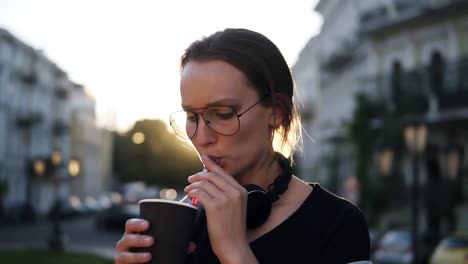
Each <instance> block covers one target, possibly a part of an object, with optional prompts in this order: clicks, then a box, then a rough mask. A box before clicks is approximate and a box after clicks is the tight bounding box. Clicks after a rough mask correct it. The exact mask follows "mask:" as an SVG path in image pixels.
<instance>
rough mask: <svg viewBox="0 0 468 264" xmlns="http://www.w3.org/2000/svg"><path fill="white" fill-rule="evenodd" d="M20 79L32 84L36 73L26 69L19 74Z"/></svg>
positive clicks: (35, 78) (35, 79)
mask: <svg viewBox="0 0 468 264" xmlns="http://www.w3.org/2000/svg"><path fill="white" fill-rule="evenodd" d="M20 79H21V81H23V82H24V83H26V84H30V85H33V84H35V83H36V82H37V74H36V73H35V72H34V71H27V72H24V73H22V74H21V75H20Z"/></svg>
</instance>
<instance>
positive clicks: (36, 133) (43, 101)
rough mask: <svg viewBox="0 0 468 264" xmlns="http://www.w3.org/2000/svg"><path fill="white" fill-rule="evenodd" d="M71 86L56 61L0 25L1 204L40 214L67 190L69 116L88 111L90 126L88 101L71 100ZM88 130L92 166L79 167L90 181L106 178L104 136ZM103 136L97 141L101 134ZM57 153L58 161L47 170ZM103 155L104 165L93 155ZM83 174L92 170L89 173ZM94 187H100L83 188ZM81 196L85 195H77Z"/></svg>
mask: <svg viewBox="0 0 468 264" xmlns="http://www.w3.org/2000/svg"><path fill="white" fill-rule="evenodd" d="M76 87H77V85H76V84H74V83H73V82H72V81H71V80H70V79H69V78H68V76H67V74H66V73H65V72H64V71H63V70H62V69H60V68H59V67H58V66H57V65H56V64H54V63H53V62H51V61H50V60H49V59H48V58H47V57H46V56H45V55H44V54H43V53H42V52H41V51H38V50H35V49H34V48H32V47H30V46H28V45H27V44H26V43H24V42H22V41H21V40H19V39H18V38H16V37H15V36H13V35H12V34H10V33H9V32H8V31H6V30H3V29H0V181H3V182H6V183H7V186H8V192H7V194H6V197H4V198H3V203H4V206H5V207H6V208H8V207H11V206H16V205H21V204H31V205H32V206H33V209H34V210H35V211H36V212H38V213H45V212H47V211H48V210H49V208H50V207H51V204H52V203H53V201H54V200H55V199H56V198H58V197H60V198H61V199H67V198H68V197H69V196H70V195H71V194H72V193H71V189H70V181H69V179H70V177H69V174H68V170H67V168H66V164H67V163H68V162H69V161H70V160H71V159H72V158H73V156H74V155H75V152H76V150H75V149H74V148H76V146H74V145H73V144H72V142H74V141H73V135H74V130H75V129H79V128H80V125H79V124H78V125H75V116H77V115H79V114H80V113H81V112H83V111H88V112H93V116H91V117H88V119H89V120H90V121H87V122H88V123H91V122H92V126H93V127H94V129H95V130H98V129H96V128H95V126H94V104H93V105H91V106H90V107H88V108H86V109H84V108H82V107H80V106H79V104H76V103H74V102H76V101H80V100H83V99H82V97H80V96H77V95H76V92H75V91H76ZM96 134H97V135H93V136H94V137H95V141H94V142H93V143H94V144H96V145H95V149H99V151H96V152H95V153H96V154H95V156H94V157H93V158H94V159H95V162H96V163H100V164H99V165H98V166H97V165H96V166H94V167H93V168H89V169H87V170H85V171H81V174H80V175H79V176H78V179H79V178H81V177H83V178H86V179H88V180H90V181H92V182H101V181H102V179H103V178H105V177H109V175H110V171H109V169H108V170H104V169H103V167H105V168H109V167H110V165H108V164H109V162H110V159H109V158H108V157H109V156H110V155H111V154H110V153H107V154H106V155H104V154H103V153H100V151H110V147H109V146H107V147H106V148H105V149H103V150H101V149H100V144H102V142H106V143H105V144H107V145H109V143H108V142H109V140H108V136H107V135H105V136H104V137H103V134H102V133H96ZM102 137H103V138H105V140H101V138H102ZM52 153H59V159H58V161H59V163H57V164H60V165H59V166H56V167H54V170H53V171H50V170H47V171H46V168H51V166H49V165H50V164H49V163H51V160H52V159H53V157H52ZM101 156H105V162H106V163H105V164H104V163H102V164H101V160H100V159H99V158H100V157H101ZM89 175H92V177H91V176H89ZM87 186H99V187H100V188H102V189H101V190H99V191H98V190H96V189H95V188H94V189H86V188H87ZM87 186H83V188H84V189H80V190H77V191H79V192H82V193H85V194H87V193H90V195H91V194H92V195H95V194H97V193H98V192H102V191H104V190H105V189H104V185H103V184H99V185H96V184H94V183H88V184H87ZM83 196H85V195H83Z"/></svg>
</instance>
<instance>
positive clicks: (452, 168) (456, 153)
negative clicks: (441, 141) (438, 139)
mask: <svg viewBox="0 0 468 264" xmlns="http://www.w3.org/2000/svg"><path fill="white" fill-rule="evenodd" d="M461 156H462V149H461V147H460V146H459V145H457V144H455V143H453V142H449V143H447V144H446V145H445V146H444V147H443V149H442V151H441V154H440V165H441V168H442V173H443V174H444V176H445V177H446V178H447V179H448V180H450V181H455V180H457V178H458V173H459V170H460V165H461V161H462V160H461V159H462V157H461Z"/></svg>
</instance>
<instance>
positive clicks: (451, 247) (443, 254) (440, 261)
mask: <svg viewBox="0 0 468 264" xmlns="http://www.w3.org/2000/svg"><path fill="white" fill-rule="evenodd" d="M429 263H430V264H468V233H466V234H457V235H453V236H449V237H446V238H444V239H442V241H440V243H439V244H438V245H437V247H436V249H435V251H434V253H433V254H432V256H431V258H430V262H429Z"/></svg>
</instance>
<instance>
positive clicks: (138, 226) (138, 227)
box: [125, 218, 149, 234]
mask: <svg viewBox="0 0 468 264" xmlns="http://www.w3.org/2000/svg"><path fill="white" fill-rule="evenodd" d="M148 228H149V222H148V221H146V220H143V219H138V218H132V219H129V220H127V222H125V233H126V234H132V233H139V232H143V231H146V230H148Z"/></svg>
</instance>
